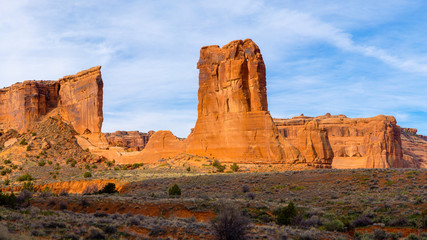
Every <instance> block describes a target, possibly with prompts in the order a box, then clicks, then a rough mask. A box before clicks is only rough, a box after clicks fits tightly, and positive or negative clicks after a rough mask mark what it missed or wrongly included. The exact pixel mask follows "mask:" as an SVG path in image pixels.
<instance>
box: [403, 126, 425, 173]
mask: <svg viewBox="0 0 427 240" xmlns="http://www.w3.org/2000/svg"><path fill="white" fill-rule="evenodd" d="M400 136H401V139H402V149H403V159H404V160H405V161H407V162H408V163H409V165H410V166H411V167H415V168H427V136H423V135H418V134H417V129H415V128H402V132H401V135H400Z"/></svg>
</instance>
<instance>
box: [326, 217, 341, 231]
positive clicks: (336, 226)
mask: <svg viewBox="0 0 427 240" xmlns="http://www.w3.org/2000/svg"><path fill="white" fill-rule="evenodd" d="M323 226H324V227H325V229H326V230H328V231H339V232H343V231H345V226H344V223H343V222H341V221H340V220H338V219H335V220H332V221H330V222H327V223H325V224H324V225H323Z"/></svg>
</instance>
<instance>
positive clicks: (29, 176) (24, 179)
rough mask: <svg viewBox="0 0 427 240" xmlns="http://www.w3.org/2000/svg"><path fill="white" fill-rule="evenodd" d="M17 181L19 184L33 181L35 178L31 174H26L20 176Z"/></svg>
mask: <svg viewBox="0 0 427 240" xmlns="http://www.w3.org/2000/svg"><path fill="white" fill-rule="evenodd" d="M17 180H18V181H19V182H23V181H32V180H34V178H33V177H32V176H31V175H30V174H28V173H26V174H24V175H22V176H19V177H18V179H17Z"/></svg>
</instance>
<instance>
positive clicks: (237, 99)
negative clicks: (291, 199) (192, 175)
mask: <svg viewBox="0 0 427 240" xmlns="http://www.w3.org/2000/svg"><path fill="white" fill-rule="evenodd" d="M197 68H198V69H199V92H198V98H199V106H198V118H197V122H196V126H195V127H194V129H193V131H192V132H191V134H190V135H189V136H188V139H187V153H190V154H196V155H201V156H210V157H215V158H219V159H224V160H234V161H235V160H240V161H251V162H254V161H255V162H256V161H259V162H265V161H267V162H282V163H284V162H294V161H296V160H298V159H299V152H298V151H297V150H296V149H295V148H294V147H293V146H291V145H290V144H288V143H287V142H286V141H285V140H284V139H283V138H282V137H281V136H280V135H279V134H278V131H277V128H276V127H275V126H274V123H273V121H272V118H271V116H270V113H269V112H268V105H267V89H266V77H265V65H264V61H263V59H262V55H261V52H260V50H259V48H258V46H257V45H256V44H255V43H254V42H253V41H252V40H250V39H246V40H245V41H242V40H237V41H232V42H230V43H229V44H227V45H225V46H223V47H222V48H220V47H219V46H208V47H203V48H202V49H201V50H200V59H199V62H198V64H197Z"/></svg>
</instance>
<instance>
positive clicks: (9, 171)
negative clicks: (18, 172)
mask: <svg viewBox="0 0 427 240" xmlns="http://www.w3.org/2000/svg"><path fill="white" fill-rule="evenodd" d="M11 172H12V169H9V168H5V169H3V170H1V172H0V174H1V175H2V176H4V175H6V174H8V173H11Z"/></svg>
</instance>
